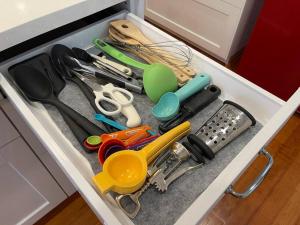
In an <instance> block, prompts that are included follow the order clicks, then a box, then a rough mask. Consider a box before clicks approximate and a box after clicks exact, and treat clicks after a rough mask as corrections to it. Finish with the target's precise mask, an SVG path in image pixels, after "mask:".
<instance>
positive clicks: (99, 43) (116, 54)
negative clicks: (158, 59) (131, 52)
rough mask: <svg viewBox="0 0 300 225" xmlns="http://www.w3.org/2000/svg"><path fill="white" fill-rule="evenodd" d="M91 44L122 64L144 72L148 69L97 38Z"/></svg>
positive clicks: (145, 65)
mask: <svg viewBox="0 0 300 225" xmlns="http://www.w3.org/2000/svg"><path fill="white" fill-rule="evenodd" d="M93 43H94V44H95V46H96V47H97V48H99V49H101V50H102V51H104V52H105V53H107V54H108V55H110V56H111V57H113V58H115V59H117V60H119V61H120V62H122V63H125V64H127V65H129V66H133V67H137V68H139V69H142V70H145V69H147V68H148V67H149V65H147V64H144V63H141V62H138V61H136V60H134V59H132V58H130V57H128V56H127V55H125V54H123V53H122V52H120V51H119V50H117V49H115V48H114V47H112V46H110V45H109V44H107V43H105V42H104V41H102V40H100V39H98V38H96V39H94V41H93Z"/></svg>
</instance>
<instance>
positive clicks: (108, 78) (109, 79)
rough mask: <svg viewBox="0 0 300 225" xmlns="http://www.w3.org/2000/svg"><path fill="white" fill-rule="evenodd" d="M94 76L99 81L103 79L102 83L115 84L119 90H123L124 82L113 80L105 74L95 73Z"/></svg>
mask: <svg viewBox="0 0 300 225" xmlns="http://www.w3.org/2000/svg"><path fill="white" fill-rule="evenodd" d="M95 76H96V77H97V78H99V79H103V80H104V81H106V82H108V83H112V84H115V85H117V86H119V87H120V88H125V81H121V80H119V79H117V78H114V77H112V76H107V75H106V74H102V73H98V72H95Z"/></svg>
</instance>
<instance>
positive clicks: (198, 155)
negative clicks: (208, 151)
mask: <svg viewBox="0 0 300 225" xmlns="http://www.w3.org/2000/svg"><path fill="white" fill-rule="evenodd" d="M182 145H183V146H184V147H185V148H186V149H187V150H188V151H189V152H190V153H191V154H192V159H193V160H195V161H196V162H197V163H199V164H202V163H205V160H204V158H203V156H202V151H201V149H200V148H198V147H197V146H196V145H192V144H190V143H189V142H187V141H184V142H182Z"/></svg>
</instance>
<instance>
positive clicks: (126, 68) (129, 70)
mask: <svg viewBox="0 0 300 225" xmlns="http://www.w3.org/2000/svg"><path fill="white" fill-rule="evenodd" d="M99 58H100V59H99V61H102V62H103V63H105V64H108V65H110V66H112V67H114V68H116V69H117V70H120V71H122V72H123V73H126V74H127V75H129V76H130V75H132V70H131V69H130V68H129V67H127V66H123V65H121V64H119V63H116V62H114V61H111V60H109V59H107V58H106V57H105V56H102V57H99Z"/></svg>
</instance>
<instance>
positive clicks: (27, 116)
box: [0, 73, 124, 225]
mask: <svg viewBox="0 0 300 225" xmlns="http://www.w3.org/2000/svg"><path fill="white" fill-rule="evenodd" d="M0 86H1V87H2V88H3V90H4V92H5V93H6V94H7V96H8V99H10V102H11V103H12V105H13V106H14V107H15V108H16V110H17V111H18V113H19V114H20V115H21V117H22V118H23V119H24V121H25V122H26V123H27V124H28V125H29V127H30V128H31V129H32V131H33V133H34V134H35V135H36V136H37V138H38V139H39V141H40V142H41V143H42V144H43V146H44V147H45V148H46V150H47V151H48V152H49V154H50V155H51V156H52V157H53V158H54V159H55V161H56V162H57V163H58V165H59V167H60V168H61V169H62V170H63V171H64V172H65V174H66V175H67V177H68V178H69V180H70V181H71V183H72V184H73V185H74V186H75V187H78V185H79V186H80V189H79V190H78V191H79V192H80V194H81V195H82V197H83V198H84V199H85V200H86V202H87V203H88V204H89V206H90V207H91V208H92V210H93V211H94V212H95V214H96V215H97V216H99V215H101V218H99V219H100V220H101V221H102V222H103V221H109V222H110V223H111V224H116V225H122V223H121V222H120V221H119V219H118V218H117V216H116V214H115V213H113V212H114V211H115V210H114V209H113V208H110V207H112V206H111V205H109V204H107V201H105V200H104V199H102V201H99V196H100V198H102V196H101V195H99V194H98V193H97V192H96V191H95V189H94V188H93V187H92V185H91V184H90V183H89V182H88V181H87V180H86V179H85V178H84V176H83V175H82V174H81V173H82V172H81V173H80V172H79V171H78V169H77V167H76V166H75V165H74V164H73V163H72V162H71V161H70V159H69V158H68V157H67V156H66V155H65V154H64V153H63V151H62V150H61V148H60V146H59V144H58V143H56V142H55V140H54V139H53V138H52V137H51V136H50V134H48V132H47V130H46V129H45V128H44V127H43V125H42V124H41V123H40V122H39V121H38V119H37V118H36V117H35V116H34V114H33V113H32V112H31V110H30V109H29V108H28V106H27V105H26V104H25V103H24V101H23V100H22V99H21V97H20V96H19V95H18V94H17V93H16V91H15V90H14V89H13V87H12V86H11V85H10V84H9V82H8V81H7V80H6V78H5V77H4V75H3V74H2V73H0ZM57 129H58V128H57ZM86 172H87V171H86ZM88 173H89V172H88ZM91 173H93V172H92V170H91ZM69 174H72V175H71V176H69ZM92 175H93V174H90V175H89V176H87V177H92ZM99 212H101V214H100V213H99ZM122 219H123V220H124V218H122Z"/></svg>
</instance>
